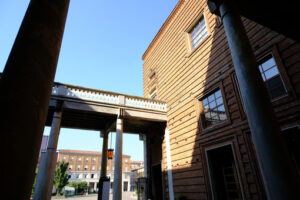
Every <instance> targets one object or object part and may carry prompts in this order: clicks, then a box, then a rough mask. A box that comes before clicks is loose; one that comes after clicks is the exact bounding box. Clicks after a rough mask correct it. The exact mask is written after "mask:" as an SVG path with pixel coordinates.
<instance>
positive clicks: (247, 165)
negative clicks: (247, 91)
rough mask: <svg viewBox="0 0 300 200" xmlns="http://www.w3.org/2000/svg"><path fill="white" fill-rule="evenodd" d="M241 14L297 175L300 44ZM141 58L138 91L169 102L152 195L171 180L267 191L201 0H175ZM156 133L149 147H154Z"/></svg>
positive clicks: (216, 29)
mask: <svg viewBox="0 0 300 200" xmlns="http://www.w3.org/2000/svg"><path fill="white" fill-rule="evenodd" d="M242 21H243V24H244V27H245V29H246V33H247V36H248V38H249V40H250V43H251V46H252V49H253V51H254V54H255V56H256V59H257V64H258V68H259V71H260V75H261V77H262V79H263V81H264V83H265V87H266V88H267V91H268V93H269V98H270V101H271V103H272V105H273V108H274V111H275V114H276V117H277V119H278V121H279V123H280V128H281V130H282V135H283V136H284V137H283V138H284V141H283V142H285V143H286V144H287V145H288V149H289V153H290V155H291V157H292V159H293V164H294V165H295V166H296V167H297V169H298V174H295V176H297V177H299V175H300V170H299V169H300V157H299V155H300V130H299V126H300V99H299V97H300V59H299V58H300V44H299V43H298V42H296V41H294V40H292V39H290V38H288V37H286V36H283V35H280V34H278V33H277V32H274V31H272V30H270V29H268V28H266V27H263V26H261V25H259V24H257V23H254V22H253V21H251V20H249V19H246V18H242ZM142 59H143V62H144V63H143V81H144V96H145V97H149V98H157V99H159V100H162V101H165V102H167V116H168V123H167V128H168V129H169V139H168V138H167V139H166V138H164V139H163V141H162V143H161V144H158V145H161V147H162V150H161V152H160V153H161V154H162V160H160V159H155V158H151V159H149V162H148V166H147V167H148V169H149V170H148V174H149V176H150V175H151V176H152V177H154V178H153V180H152V181H153V182H154V184H153V183H152V187H150V190H152V191H154V192H153V193H156V196H157V197H158V198H156V199H160V198H161V199H162V198H163V197H164V198H166V199H168V198H169V195H170V192H169V191H170V190H171V189H170V188H169V186H170V184H172V186H173V191H174V196H175V197H177V196H179V195H184V196H186V197H187V198H188V199H222V200H226V199H266V193H265V189H264V188H265V187H264V185H263V181H262V176H261V172H260V170H259V166H258V162H257V157H256V156H257V155H256V153H255V149H254V146H253V143H252V139H251V132H250V129H249V125H248V121H247V117H246V114H245V111H244V109H243V104H244V103H243V101H242V99H241V95H240V86H239V84H238V82H237V77H236V74H235V70H234V66H233V62H232V58H231V53H230V49H229V46H228V43H227V37H226V34H225V31H224V26H223V24H222V23H221V21H220V18H219V17H218V16H216V15H213V14H211V13H210V11H209V9H208V6H207V1H206V0H199V1H197V0H190V1H186V0H179V1H178V3H177V5H176V7H175V8H174V9H173V11H172V12H171V14H170V15H169V17H168V18H167V20H166V21H165V23H164V24H163V25H162V27H161V28H160V30H159V31H158V33H157V35H156V36H155V37H154V39H153V41H152V42H151V44H150V45H149V47H148V48H147V50H146V51H145V53H144V55H143V57H142ZM254 106H255V105H253V107H254ZM155 137H156V138H157V136H154V135H153V136H149V138H147V140H148V141H150V142H149V143H148V144H149V146H151V147H148V148H152V149H159V148H153V147H154V146H153V145H157V144H154V143H153V141H157V140H155ZM162 138H163V137H162ZM166 140H169V141H170V142H169V143H170V144H168V142H166ZM168 148H169V152H168ZM153 154H154V153H153ZM168 157H169V158H170V161H168V159H167V158H168ZM168 163H170V167H169V166H168V165H169V164H168ZM158 164H159V165H161V169H162V173H161V175H160V176H162V178H159V179H156V180H155V177H159V176H158V174H157V172H156V171H155V166H157V165H158ZM158 168H159V169H160V166H159V167H158ZM150 169H151V170H150ZM170 170H171V175H172V176H170V174H169V173H170ZM170 177H171V178H172V179H171V180H168V179H170Z"/></svg>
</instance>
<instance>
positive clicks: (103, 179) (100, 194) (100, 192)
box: [98, 176, 110, 200]
mask: <svg viewBox="0 0 300 200" xmlns="http://www.w3.org/2000/svg"><path fill="white" fill-rule="evenodd" d="M107 181H108V182H110V178H109V177H107V176H104V177H101V178H100V179H99V187H98V200H106V199H105V196H104V195H103V185H104V184H103V183H104V182H107ZM108 194H109V192H108ZM108 197H109V196H108Z"/></svg>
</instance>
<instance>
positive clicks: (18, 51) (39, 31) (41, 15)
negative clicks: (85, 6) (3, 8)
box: [0, 0, 69, 199]
mask: <svg viewBox="0 0 300 200" xmlns="http://www.w3.org/2000/svg"><path fill="white" fill-rule="evenodd" d="M68 7H69V0H31V1H30V3H29V6H28V9H27V11H26V14H25V16H24V19H23V21H22V24H21V27H20V29H19V32H18V35H17V37H16V39H15V42H14V45H13V47H12V49H11V52H10V55H9V57H8V60H7V62H6V65H5V68H4V71H3V74H2V77H1V81H0V93H1V98H0V110H1V114H0V118H1V119H2V120H0V132H1V137H2V138H1V142H0V147H1V150H0V152H1V159H2V160H5V163H17V164H16V165H1V169H0V171H1V174H0V176H1V180H2V181H3V182H5V184H4V186H3V188H2V190H3V191H5V193H7V194H9V196H10V198H11V199H29V197H30V194H31V189H32V185H33V181H34V172H35V169H36V164H37V161H38V156H39V149H40V145H41V141H42V136H43V130H44V125H45V120H46V117H47V111H48V105H49V100H50V96H51V90H52V85H53V80H54V75H55V71H56V66H57V61H58V56H59V51H60V46H61V42H62V37H63V32H64V27H65V21H66V16H67V11H68ZM20 177H22V178H20ZM16 180H17V181H16ZM12 185H13V186H14V187H12ZM16 188H17V189H16ZM16 190H17V191H16Z"/></svg>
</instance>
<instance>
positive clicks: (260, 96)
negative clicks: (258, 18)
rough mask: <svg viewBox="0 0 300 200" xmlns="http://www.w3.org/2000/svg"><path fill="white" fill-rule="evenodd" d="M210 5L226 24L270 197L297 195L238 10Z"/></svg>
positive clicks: (214, 1)
mask: <svg viewBox="0 0 300 200" xmlns="http://www.w3.org/2000/svg"><path fill="white" fill-rule="evenodd" d="M208 6H209V8H210V10H211V12H213V13H217V12H219V13H220V15H221V19H222V21H223V24H224V28H225V32H226V36H227V40H228V44H229V47H230V51H231V56H232V60H233V63H234V67H235V71H236V75H237V79H238V82H239V85H240V89H241V96H242V99H243V102H244V109H245V112H246V114H247V118H248V122H249V126H250V129H251V134H252V140H253V143H254V146H255V150H256V153H257V157H258V162H259V166H260V169H261V173H262V176H263V180H264V185H265V188H266V192H267V197H268V199H272V200H273V199H298V198H299V197H300V196H299V185H298V184H297V181H296V176H295V173H294V168H293V165H292V164H291V160H290V159H289V154H288V152H287V148H286V146H285V144H284V143H283V138H282V136H281V133H280V128H279V124H278V122H277V120H276V117H275V114H274V112H273V109H272V104H271V103H270V99H269V96H268V95H267V91H266V88H265V86H264V83H263V80H262V78H261V75H260V73H259V70H258V66H257V64H256V59H255V56H254V54H253V52H252V49H251V46H250V43H249V40H248V38H247V35H246V32H245V29H244V27H243V24H242V21H241V18H240V16H239V13H238V11H237V9H236V7H234V6H235V5H234V4H233V3H232V2H231V1H230V0H224V1H222V0H221V1H218V0H210V1H208ZM257 6H259V5H257Z"/></svg>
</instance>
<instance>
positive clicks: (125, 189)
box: [123, 181, 128, 192]
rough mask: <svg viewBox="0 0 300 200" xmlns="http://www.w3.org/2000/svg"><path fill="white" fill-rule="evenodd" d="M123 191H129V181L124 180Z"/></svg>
mask: <svg viewBox="0 0 300 200" xmlns="http://www.w3.org/2000/svg"><path fill="white" fill-rule="evenodd" d="M123 191H124V192H127V191H128V182H127V181H124V185H123Z"/></svg>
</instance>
